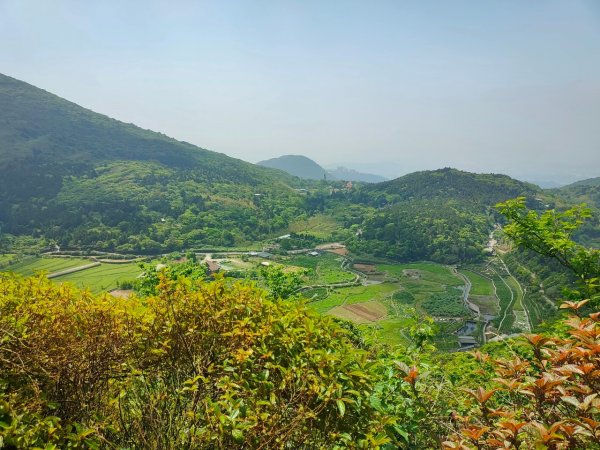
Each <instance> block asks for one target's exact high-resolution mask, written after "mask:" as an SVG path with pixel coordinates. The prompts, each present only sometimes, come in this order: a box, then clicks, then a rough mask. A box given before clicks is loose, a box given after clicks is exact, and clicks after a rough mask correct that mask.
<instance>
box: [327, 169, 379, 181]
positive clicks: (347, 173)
mask: <svg viewBox="0 0 600 450" xmlns="http://www.w3.org/2000/svg"><path fill="white" fill-rule="evenodd" d="M328 173H329V174H330V175H332V176H333V177H334V178H336V179H338V180H345V181H362V182H363V183H380V182H382V181H387V180H388V179H387V178H385V177H382V176H381V175H375V174H373V173H364V172H359V171H358V170H354V169H348V168H346V167H336V168H335V169H330V170H329V172H328Z"/></svg>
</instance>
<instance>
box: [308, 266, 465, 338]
mask: <svg viewBox="0 0 600 450" xmlns="http://www.w3.org/2000/svg"><path fill="white" fill-rule="evenodd" d="M363 266H364V264H363V265H362V266H359V267H358V268H359V269H361V268H362V269H363V272H367V273H368V276H367V279H368V280H370V279H371V277H372V278H373V279H376V280H378V281H381V282H377V283H376V284H367V285H364V286H353V287H344V288H335V289H332V290H327V289H319V290H316V289H315V290H310V291H306V292H305V295H306V296H307V297H309V298H311V296H312V300H313V301H311V302H310V303H309V305H310V307H311V308H313V309H314V310H315V311H317V312H319V313H321V314H331V315H333V316H336V317H339V318H342V319H346V320H351V321H353V322H354V323H357V324H359V325H360V326H361V327H363V328H364V329H365V330H367V334H368V335H373V336H374V338H376V339H377V340H381V341H384V342H387V343H390V344H397V343H400V342H403V341H406V339H407V338H408V336H407V334H406V330H407V328H408V327H410V326H411V325H414V324H415V321H416V320H420V319H419V317H420V314H422V313H423V312H425V311H424V310H423V307H424V306H427V307H428V308H429V307H431V304H432V302H433V303H434V304H435V302H437V301H440V302H441V303H440V306H444V307H447V305H446V302H447V301H448V299H449V298H450V297H451V298H450V301H455V302H456V304H455V307H456V308H457V310H458V311H459V313H458V314H459V316H458V317H455V318H450V319H448V318H443V320H446V321H449V322H448V323H446V324H444V327H443V328H444V330H445V331H444V333H443V334H442V335H440V336H439V337H438V339H437V340H438V341H439V343H440V344H441V346H442V347H444V348H448V349H454V348H457V347H458V340H457V338H456V336H455V335H453V334H452V333H454V331H456V329H458V328H459V327H460V326H461V324H462V323H463V321H462V319H461V317H462V316H468V314H469V313H468V312H467V310H466V309H465V308H464V306H463V303H462V299H461V291H459V290H458V289H457V288H458V287H462V286H464V281H463V280H462V279H461V278H460V277H458V276H457V275H455V274H454V273H453V272H452V271H451V270H450V268H448V267H446V266H442V265H440V264H435V263H414V264H377V265H374V266H369V267H368V270H364V269H365V267H363ZM368 282H369V281H368ZM415 308H416V311H417V312H416V311H415ZM418 311H421V312H420V313H419V312H418Z"/></svg>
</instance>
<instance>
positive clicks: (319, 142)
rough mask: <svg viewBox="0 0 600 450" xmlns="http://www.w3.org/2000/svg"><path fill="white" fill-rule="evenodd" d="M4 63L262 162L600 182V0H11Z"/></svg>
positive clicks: (71, 94) (23, 75) (9, 69)
mask: <svg viewBox="0 0 600 450" xmlns="http://www.w3.org/2000/svg"><path fill="white" fill-rule="evenodd" d="M0 72H1V73H4V74H6V75H10V76H13V77H15V78H19V79H21V80H24V81H27V82H29V83H31V84H34V85H36V86H38V87H41V88H44V89H46V90H48V91H50V92H53V93H55V94H58V95H60V96H62V97H65V98H67V99H69V100H71V101H74V102H76V103H78V104H80V105H82V106H85V107H87V108H90V109H93V110H95V111H97V112H101V113H104V114H107V115H109V116H112V117H115V118H117V119H120V120H123V121H125V122H133V123H135V124H137V125H139V126H141V127H144V128H149V129H152V130H156V131H162V132H164V133H166V134H168V135H170V136H173V137H175V138H177V139H180V140H186V141H189V142H192V143H194V144H197V145H199V146H201V147H204V148H208V149H210V150H215V151H219V152H222V153H226V154H228V155H230V156H234V157H238V158H241V159H245V160H247V161H251V162H256V161H258V160H261V159H265V158H270V157H274V156H279V155H282V154H303V155H306V156H309V157H311V158H313V159H315V160H317V162H319V163H321V164H322V165H325V166H330V165H337V164H343V165H346V166H349V167H353V168H358V169H360V168H363V169H370V170H372V171H375V172H378V173H381V174H383V175H386V176H390V177H393V176H398V175H401V174H404V173H407V172H410V171H413V170H419V169H432V168H439V167H444V166H452V167H458V168H461V169H465V170H472V171H479V172H504V173H508V174H511V175H515V176H520V177H528V178H530V179H537V180H545V179H556V178H557V177H561V176H562V177H563V178H564V177H567V178H566V179H570V178H579V177H588V176H600V1H598V0H564V1H551V0H548V1H543V0H532V1H527V0H514V1H511V0H501V1H481V0H472V1H460V0H454V1H447V0H439V1H423V0H420V1H400V0H397V1H364V0H363V1H346V0H329V1H328V0H318V1H310V0H298V1H258V0H252V1H224V0H223V1H214V2H208V1H207V2H204V1H177V0H172V1H168V2H167V1H164V2H159V1H151V0H144V1H124V0H120V1H112V0H103V1H81V0H77V1H60V0H56V1H47V0H39V1H33V0H0Z"/></svg>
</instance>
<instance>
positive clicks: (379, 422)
mask: <svg viewBox="0 0 600 450" xmlns="http://www.w3.org/2000/svg"><path fill="white" fill-rule="evenodd" d="M346 333H347V332H346V331H344V330H342V329H341V328H339V327H338V326H337V325H335V324H334V323H333V322H332V321H331V320H330V319H328V318H326V317H319V316H317V315H316V314H313V313H311V312H308V311H307V310H306V309H305V308H304V307H303V306H301V305H299V304H289V303H285V302H281V301H271V300H268V299H267V298H266V296H265V293H264V291H262V290H259V289H257V288H255V287H253V286H251V285H247V284H236V285H234V286H229V285H227V284H226V283H225V282H224V280H222V279H218V280H217V281H215V282H213V283H195V284H192V283H190V282H187V281H180V282H171V281H168V280H164V279H163V280H162V281H161V283H160V285H159V289H158V295H156V296H153V297H148V298H144V299H136V298H133V299H130V300H123V299H115V298H113V297H111V296H108V295H104V296H93V295H91V294H89V293H86V292H81V291H78V290H75V289H74V288H72V287H69V286H67V285H63V286H58V285H54V284H52V283H51V282H49V281H47V280H45V279H43V278H29V279H20V278H15V277H13V276H3V275H0V442H4V443H5V444H6V445H13V446H16V447H19V448H23V447H28V448H34V447H38V448H53V447H52V446H51V445H50V444H52V445H56V446H57V448H90V447H91V448H93V447H98V448H99V447H102V448H132V449H133V448H156V449H158V448H161V449H167V448H173V449H175V448H177V449H181V448H232V447H240V448H282V447H284V446H285V447H287V448H336V447H338V446H339V447H350V448H375V447H377V446H378V445H381V444H383V443H385V442H386V441H387V439H386V438H385V435H384V433H383V427H384V426H385V425H386V423H387V422H386V419H385V418H384V417H382V416H380V415H378V414H377V413H376V412H375V411H374V409H373V408H372V407H371V406H370V403H369V401H368V397H369V395H370V394H369V393H370V392H372V390H373V386H374V384H375V382H376V380H375V379H374V378H373V377H374V375H373V374H374V373H375V371H374V370H372V365H373V362H372V361H370V359H369V357H368V356H369V355H368V354H367V353H365V352H363V351H361V350H358V349H357V348H356V347H354V346H353V345H352V344H351V343H350V341H349V339H348V337H347V334H346ZM48 443H49V444H48ZM47 444H48V445H47ZM1 445H2V444H0V446H1Z"/></svg>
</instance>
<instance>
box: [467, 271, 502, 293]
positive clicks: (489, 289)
mask: <svg viewBox="0 0 600 450" xmlns="http://www.w3.org/2000/svg"><path fill="white" fill-rule="evenodd" d="M460 273H462V274H463V275H464V276H465V277H467V278H468V279H469V281H470V282H471V295H474V296H478V295H482V296H493V295H494V285H493V283H492V280H491V279H490V278H488V277H485V276H483V275H481V274H479V273H477V272H473V271H471V270H465V269H463V270H460Z"/></svg>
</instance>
